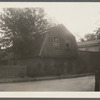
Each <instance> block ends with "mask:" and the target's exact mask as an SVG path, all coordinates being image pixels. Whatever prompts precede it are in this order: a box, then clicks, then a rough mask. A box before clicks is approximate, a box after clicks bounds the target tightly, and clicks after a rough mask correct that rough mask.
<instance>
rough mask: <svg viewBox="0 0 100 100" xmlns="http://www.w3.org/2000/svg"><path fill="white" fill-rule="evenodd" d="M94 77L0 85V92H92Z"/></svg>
mask: <svg viewBox="0 0 100 100" xmlns="http://www.w3.org/2000/svg"><path fill="white" fill-rule="evenodd" d="M94 84H95V79H94V76H85V77H78V78H70V79H56V80H45V81H34V82H19V83H0V91H1V92H2V91H94Z"/></svg>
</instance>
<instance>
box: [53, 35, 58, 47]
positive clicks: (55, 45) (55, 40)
mask: <svg viewBox="0 0 100 100" xmlns="http://www.w3.org/2000/svg"><path fill="white" fill-rule="evenodd" d="M53 46H54V47H59V43H58V37H54V40H53Z"/></svg>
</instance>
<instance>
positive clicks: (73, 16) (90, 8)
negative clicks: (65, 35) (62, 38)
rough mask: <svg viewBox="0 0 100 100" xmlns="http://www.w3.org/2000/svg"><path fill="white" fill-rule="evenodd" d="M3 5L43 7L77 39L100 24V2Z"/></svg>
mask: <svg viewBox="0 0 100 100" xmlns="http://www.w3.org/2000/svg"><path fill="white" fill-rule="evenodd" d="M3 7H43V8H44V9H45V12H46V13H47V15H48V16H49V17H50V18H52V19H53V20H55V21H56V22H58V23H62V24H64V25H65V27H66V28H67V29H68V30H69V31H70V32H72V33H73V34H74V35H75V37H76V39H77V40H78V39H79V38H80V37H84V35H85V34H87V33H93V32H94V30H97V28H98V27H99V26H100V3H99V2H97V3H93V2H91V3H89V2H85V3H81V2H51V3H50V2H39V3H36V2H34V3H29V2H27V3H25V2H19V3H10V2H9V3H4V4H3V3H0V8H3Z"/></svg>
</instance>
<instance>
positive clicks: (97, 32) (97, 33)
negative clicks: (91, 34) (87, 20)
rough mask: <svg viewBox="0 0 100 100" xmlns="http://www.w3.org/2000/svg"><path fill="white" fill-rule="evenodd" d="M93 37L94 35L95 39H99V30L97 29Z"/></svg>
mask: <svg viewBox="0 0 100 100" xmlns="http://www.w3.org/2000/svg"><path fill="white" fill-rule="evenodd" d="M95 35H96V37H97V39H100V28H98V29H97V31H96V34H95Z"/></svg>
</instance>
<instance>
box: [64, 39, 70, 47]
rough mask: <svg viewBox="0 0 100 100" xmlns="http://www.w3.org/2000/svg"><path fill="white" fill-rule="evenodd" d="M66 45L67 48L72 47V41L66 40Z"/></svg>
mask: <svg viewBox="0 0 100 100" xmlns="http://www.w3.org/2000/svg"><path fill="white" fill-rule="evenodd" d="M65 47H66V48H67V49H69V48H70V41H69V40H65Z"/></svg>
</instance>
